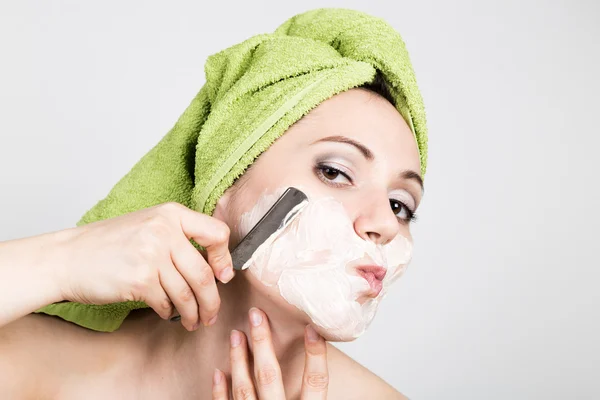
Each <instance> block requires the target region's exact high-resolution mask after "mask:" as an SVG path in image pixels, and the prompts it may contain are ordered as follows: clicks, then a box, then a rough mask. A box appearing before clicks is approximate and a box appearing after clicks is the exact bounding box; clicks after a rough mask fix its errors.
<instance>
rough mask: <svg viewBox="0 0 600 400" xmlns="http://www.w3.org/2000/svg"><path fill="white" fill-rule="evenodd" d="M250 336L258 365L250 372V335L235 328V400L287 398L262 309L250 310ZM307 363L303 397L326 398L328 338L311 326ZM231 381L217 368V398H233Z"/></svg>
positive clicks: (307, 332) (305, 399)
mask: <svg viewBox="0 0 600 400" xmlns="http://www.w3.org/2000/svg"><path fill="white" fill-rule="evenodd" d="M250 339H251V341H252V348H253V352H252V355H253V358H254V369H253V372H250V367H249V356H248V345H247V342H246V336H245V335H244V334H243V333H242V332H239V331H232V332H231V349H230V362H231V381H232V384H231V392H232V394H233V398H234V399H235V400H238V399H239V400H242V399H243V400H250V399H261V400H284V399H285V398H286V397H285V391H284V387H283V380H282V377H281V369H280V368H279V363H278V361H277V358H276V357H275V351H274V349H273V342H272V338H271V330H270V329H269V322H268V320H267V316H266V315H265V313H263V312H262V311H260V310H258V309H256V308H253V309H251V310H250ZM304 346H305V354H306V358H305V364H304V375H303V377H302V390H301V396H300V398H301V399H302V400H313V399H319V400H322V399H326V398H327V386H328V382H329V372H328V370H327V346H326V343H325V340H324V339H323V338H322V337H321V336H319V334H318V333H317V332H316V331H315V330H314V329H313V328H312V327H310V326H307V327H306V329H305V333H304ZM229 392H230V389H229V384H228V382H227V378H226V377H225V374H224V373H223V372H222V371H220V370H218V369H217V370H215V374H214V378H213V400H228V399H229Z"/></svg>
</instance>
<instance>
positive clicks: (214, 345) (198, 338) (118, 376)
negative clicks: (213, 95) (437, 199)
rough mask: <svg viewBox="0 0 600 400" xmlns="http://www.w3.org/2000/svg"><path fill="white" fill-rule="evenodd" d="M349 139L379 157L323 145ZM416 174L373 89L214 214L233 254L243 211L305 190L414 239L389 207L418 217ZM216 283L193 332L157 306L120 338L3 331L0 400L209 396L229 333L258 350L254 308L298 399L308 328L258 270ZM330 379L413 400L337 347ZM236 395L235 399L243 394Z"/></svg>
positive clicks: (389, 110)
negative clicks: (209, 319) (321, 161)
mask: <svg viewBox="0 0 600 400" xmlns="http://www.w3.org/2000/svg"><path fill="white" fill-rule="evenodd" d="M342 135H343V136H344V137H346V138H349V139H352V140H354V141H357V142H360V143H362V144H363V145H364V146H365V147H367V148H368V149H369V150H370V152H371V153H372V155H373V156H374V157H373V158H372V159H369V158H368V157H365V155H364V154H362V152H361V151H359V150H357V149H356V148H355V147H354V146H351V145H349V144H347V143H340V142H339V141H338V142H332V141H329V140H325V141H321V142H319V141H320V140H322V139H324V138H328V137H331V136H342ZM338 139H339V138H338ZM315 142H319V143H316V144H315ZM317 155H321V156H327V157H330V158H334V159H335V160H334V161H335V163H336V167H335V168H337V167H338V166H339V167H343V168H344V169H345V170H347V171H346V172H347V173H348V175H351V177H350V178H351V179H347V178H346V177H344V176H342V175H340V174H338V173H336V172H335V171H333V170H331V169H329V170H327V171H325V172H324V173H323V171H321V174H318V171H316V169H315V166H314V161H315V157H316V156H317ZM419 167H420V166H419V157H418V150H417V147H416V143H415V140H414V138H413V136H412V132H411V131H410V129H409V128H408V126H407V125H406V123H405V122H404V120H403V119H402V117H401V116H400V115H399V114H398V112H397V111H396V110H395V108H394V107H393V106H392V105H391V104H389V103H387V102H386V101H385V100H384V99H382V98H380V97H376V96H374V95H373V94H372V93H370V92H367V91H365V90H362V89H353V90H350V91H348V92H345V93H342V94H340V95H337V96H334V97H333V98H332V99H330V100H327V101H325V102H324V103H322V104H321V105H320V106H319V107H317V108H316V109H315V110H313V112H311V114H309V118H308V119H305V120H303V121H301V123H299V124H296V125H294V126H293V127H291V128H290V129H289V131H288V132H287V133H286V134H285V135H284V136H283V137H282V138H281V139H279V140H278V141H277V142H276V143H275V144H274V145H273V146H272V147H271V148H270V149H269V150H267V151H266V152H265V153H264V154H263V155H261V157H260V158H259V159H258V160H257V162H256V163H255V164H254V165H253V167H252V168H251V170H250V171H249V172H247V173H246V174H245V175H244V177H243V178H242V180H241V181H240V182H239V185H236V187H234V188H232V189H230V190H229V191H228V192H226V194H225V195H224V196H223V197H222V198H221V199H220V201H219V204H218V205H217V210H216V212H215V214H214V217H215V218H216V219H218V220H221V221H223V222H225V224H227V226H228V227H229V229H230V230H231V232H232V234H231V238H230V240H229V245H230V247H231V246H234V245H235V244H236V243H237V242H238V241H239V239H240V238H239V237H238V236H237V233H236V232H237V228H238V227H237V224H238V221H239V218H240V216H241V214H242V213H243V212H245V211H248V210H249V209H250V208H251V207H252V205H253V204H255V203H256V201H257V200H258V199H259V197H260V196H262V195H263V194H264V193H265V191H266V192H271V191H274V190H276V189H278V188H280V187H282V186H300V187H302V189H303V190H305V191H307V192H308V193H309V194H310V195H313V196H320V195H322V196H325V195H327V196H334V197H336V198H337V199H339V200H340V201H341V202H342V203H343V204H344V206H345V207H346V210H347V212H348V214H349V215H350V216H351V218H352V219H353V220H354V228H355V231H356V234H357V235H359V236H361V237H363V238H364V239H365V240H373V241H377V242H382V243H385V242H386V241H388V240H391V239H393V238H394V237H395V236H396V235H398V234H402V235H404V236H405V237H407V238H411V236H410V231H409V221H408V218H407V215H408V214H407V210H406V209H404V208H403V207H397V206H398V204H395V205H396V207H395V208H392V207H391V206H390V199H394V200H397V201H400V202H402V203H404V204H405V205H406V206H407V207H408V208H410V209H411V211H414V210H415V209H416V208H417V207H418V204H419V202H420V200H421V195H422V189H421V186H420V185H419V182H418V179H414V178H410V177H408V178H407V177H404V178H402V177H400V175H401V174H402V172H403V171H406V170H411V171H414V172H415V174H417V175H418V171H419ZM217 286H218V293H219V296H220V311H219V314H218V319H217V320H216V322H215V323H214V324H213V325H211V326H208V327H204V326H200V328H198V329H197V330H195V331H191V332H190V331H189V330H187V329H185V328H184V327H182V325H181V324H177V323H172V322H169V321H168V320H165V319H161V317H159V316H158V315H157V314H156V313H155V312H154V311H153V310H150V309H149V310H142V311H137V312H134V313H132V314H131V315H130V317H129V318H128V319H127V320H126V321H125V322H124V323H123V325H122V327H121V328H120V329H119V330H118V331H116V332H114V333H97V332H92V331H89V330H86V329H83V328H80V327H77V326H75V325H73V324H70V323H67V322H63V321H61V320H58V319H55V318H52V317H47V316H43V315H30V316H27V317H25V318H21V319H19V320H17V321H15V322H12V323H9V324H8V325H6V326H4V327H3V328H0V355H1V356H0V397H2V398H36V399H38V398H42V399H43V398H49V399H50V398H51V399H70V398H87V399H93V398H99V399H100V398H103V399H104V398H124V399H125V398H126V399H132V398H133V399H135V398H144V399H151V398H160V399H164V398H169V399H189V398H210V395H209V394H210V393H211V392H212V391H213V376H214V374H215V369H218V370H220V371H223V373H224V374H225V376H226V377H227V379H228V384H229V385H230V384H231V381H230V379H231V376H232V365H231V362H230V351H231V348H230V336H231V332H232V330H237V331H240V332H243V333H244V334H245V337H248V338H250V339H249V340H248V343H249V345H250V351H253V350H254V348H253V345H252V329H250V324H249V320H248V311H249V309H250V307H257V308H259V309H260V310H262V311H264V313H265V314H266V316H268V322H269V326H270V331H271V332H272V343H273V347H272V348H273V352H274V356H275V357H276V359H277V360H278V365H279V368H280V371H281V373H280V374H277V376H276V379H280V380H281V382H282V385H283V387H284V388H285V392H286V396H287V397H286V398H290V399H296V398H301V397H300V394H301V391H302V382H303V374H304V367H305V342H304V333H305V329H306V325H307V324H310V322H311V321H310V320H309V319H308V317H307V316H306V315H305V314H304V313H302V312H301V311H299V310H297V309H294V308H293V307H292V306H290V305H289V304H287V303H286V302H285V301H284V300H283V299H282V298H281V296H280V295H279V294H278V293H277V291H276V290H274V289H272V288H267V287H265V286H264V285H262V283H260V282H258V281H257V280H256V279H255V278H253V276H252V275H251V274H250V273H247V272H243V273H238V274H237V276H236V277H235V278H234V279H233V280H231V281H230V282H229V283H227V284H222V283H219V284H218V285H217ZM163 318H164V316H163ZM322 333H323V335H324V336H325V339H327V335H326V332H322ZM256 356H257V355H256V354H255V357H256ZM327 371H328V378H329V379H328V380H329V385H328V388H327V398H331V399H338V398H339V399H365V398H385V399H404V398H405V397H404V396H402V395H401V394H400V393H399V392H397V391H396V390H395V389H393V388H392V387H391V386H389V385H388V384H387V383H385V382H384V381H383V380H381V379H380V378H378V377H377V376H375V375H374V374H373V373H371V372H370V371H368V370H367V369H365V368H364V367H362V366H360V365H359V364H358V363H356V362H355V361H353V360H352V359H350V358H349V357H348V356H346V355H344V354H343V353H342V352H340V351H338V350H337V349H335V348H334V347H333V346H330V345H328V346H327ZM257 384H259V383H257ZM229 389H230V390H232V392H234V393H235V390H234V389H235V388H231V387H229ZM258 398H261V397H258ZM263 398H267V397H263Z"/></svg>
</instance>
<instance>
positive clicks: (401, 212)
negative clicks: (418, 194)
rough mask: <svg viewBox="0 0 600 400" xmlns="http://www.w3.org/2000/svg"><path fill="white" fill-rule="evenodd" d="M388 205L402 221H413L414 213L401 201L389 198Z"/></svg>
mask: <svg viewBox="0 0 600 400" xmlns="http://www.w3.org/2000/svg"><path fill="white" fill-rule="evenodd" d="M390 206H391V207H392V211H393V212H394V214H396V216H397V217H398V218H400V219H402V220H404V221H414V220H415V219H416V216H415V214H414V213H413V212H412V211H411V210H410V208H408V207H407V206H406V205H405V204H404V203H402V202H401V201H398V200H394V199H390Z"/></svg>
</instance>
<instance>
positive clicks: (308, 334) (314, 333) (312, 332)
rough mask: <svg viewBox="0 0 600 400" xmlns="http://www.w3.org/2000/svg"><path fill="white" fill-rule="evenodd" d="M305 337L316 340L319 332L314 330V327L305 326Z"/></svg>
mask: <svg viewBox="0 0 600 400" xmlns="http://www.w3.org/2000/svg"><path fill="white" fill-rule="evenodd" d="M306 337H307V338H308V341H309V342H316V341H317V340H319V334H318V333H317V331H315V328H313V327H312V326H310V325H307V326H306Z"/></svg>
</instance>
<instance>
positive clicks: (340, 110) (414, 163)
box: [282, 88, 420, 171]
mask: <svg viewBox="0 0 600 400" xmlns="http://www.w3.org/2000/svg"><path fill="white" fill-rule="evenodd" d="M286 136H288V138H287V139H286ZM328 136H346V137H348V138H350V139H353V140H356V141H359V142H361V143H362V144H364V145H365V146H366V147H368V148H369V149H370V150H371V151H372V152H373V153H374V155H375V157H376V158H384V159H388V160H389V161H392V160H394V161H395V162H396V163H399V164H401V165H399V166H398V168H402V169H413V170H415V171H420V165H419V152H418V147H417V142H416V140H415V138H414V135H413V133H412V131H411V130H410V128H409V126H408V124H407V123H406V121H404V118H402V115H401V114H400V113H399V112H398V110H396V108H395V107H394V106H393V105H392V104H391V103H390V102H389V101H387V100H386V99H385V98H383V97H381V96H379V95H377V94H376V93H374V92H371V91H369V90H366V89H360V88H357V89H351V90H348V91H346V92H342V93H340V94H337V95H335V96H333V97H331V98H330V99H328V100H326V101H324V102H323V103H321V104H320V105H319V106H317V107H316V108H314V109H313V110H312V111H311V112H310V113H309V114H307V115H306V116H305V117H304V118H302V119H301V120H300V121H298V122H297V123H296V124H295V125H294V126H293V127H292V128H290V130H289V132H288V133H286V134H285V135H284V136H283V138H282V139H284V140H288V139H289V140H290V141H292V140H294V141H296V142H297V144H298V145H302V144H307V143H312V142H314V141H317V140H320V139H323V138H325V137H328Z"/></svg>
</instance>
